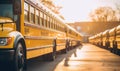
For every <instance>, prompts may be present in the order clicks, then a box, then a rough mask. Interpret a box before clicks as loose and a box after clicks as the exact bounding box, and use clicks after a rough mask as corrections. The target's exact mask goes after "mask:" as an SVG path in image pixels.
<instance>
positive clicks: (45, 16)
mask: <svg viewBox="0 0 120 71" xmlns="http://www.w3.org/2000/svg"><path fill="white" fill-rule="evenodd" d="M46 20H47V15H46V14H44V26H45V27H47V22H46Z"/></svg>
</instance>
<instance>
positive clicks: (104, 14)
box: [89, 7, 117, 22]
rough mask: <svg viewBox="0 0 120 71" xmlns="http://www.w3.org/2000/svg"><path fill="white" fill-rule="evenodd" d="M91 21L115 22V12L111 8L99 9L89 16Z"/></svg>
mask: <svg viewBox="0 0 120 71" xmlns="http://www.w3.org/2000/svg"><path fill="white" fill-rule="evenodd" d="M89 16H90V18H91V19H92V21H96V22H108V21H116V20H117V19H116V11H115V10H113V9H112V8H111V7H99V8H97V9H95V10H94V11H93V12H91V13H90V14H89Z"/></svg>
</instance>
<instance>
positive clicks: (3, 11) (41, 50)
mask: <svg viewBox="0 0 120 71" xmlns="http://www.w3.org/2000/svg"><path fill="white" fill-rule="evenodd" d="M69 29H70V30H71V32H74V33H72V39H74V40H75V39H77V41H76V42H78V41H81V35H80V34H79V33H78V32H75V31H74V30H72V29H71V28H70V27H68V25H66V24H65V22H64V20H63V19H61V18H60V17H59V16H57V15H56V14H54V13H53V12H52V11H51V10H49V9H48V8H46V7H45V6H44V5H42V4H41V3H40V1H39V0H0V61H2V62H3V61H10V62H12V63H13V68H14V69H13V71H23V69H25V68H26V60H27V59H30V58H34V57H38V56H43V58H44V59H48V60H54V59H55V57H56V52H57V51H62V52H64V53H66V52H67V49H68V48H69V47H68V46H69V44H68V43H70V41H71V39H68V36H69V35H70V34H71V33H70V32H69ZM76 37H77V38H76ZM75 45H76V44H75ZM75 45H74V46H75Z"/></svg>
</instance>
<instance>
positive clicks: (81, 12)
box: [55, 0, 118, 22]
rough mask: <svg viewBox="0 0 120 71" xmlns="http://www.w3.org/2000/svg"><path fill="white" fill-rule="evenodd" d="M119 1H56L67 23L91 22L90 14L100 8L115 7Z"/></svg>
mask: <svg viewBox="0 0 120 71" xmlns="http://www.w3.org/2000/svg"><path fill="white" fill-rule="evenodd" d="M117 1H118V0H55V4H56V5H60V6H62V9H61V10H60V13H61V14H62V15H63V16H64V17H65V20H66V21H67V22H73V21H90V19H89V13H90V12H91V11H93V10H94V9H96V8H97V7H100V6H113V5H114V4H115V2H117Z"/></svg>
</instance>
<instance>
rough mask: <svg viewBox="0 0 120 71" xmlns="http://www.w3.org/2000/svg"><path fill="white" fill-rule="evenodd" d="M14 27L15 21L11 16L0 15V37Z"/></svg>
mask: <svg viewBox="0 0 120 71" xmlns="http://www.w3.org/2000/svg"><path fill="white" fill-rule="evenodd" d="M15 29H16V25H15V23H14V22H13V21H12V19H11V18H5V17H0V37H1V36H3V37H5V36H6V35H8V33H10V32H11V31H14V30H15Z"/></svg>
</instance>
